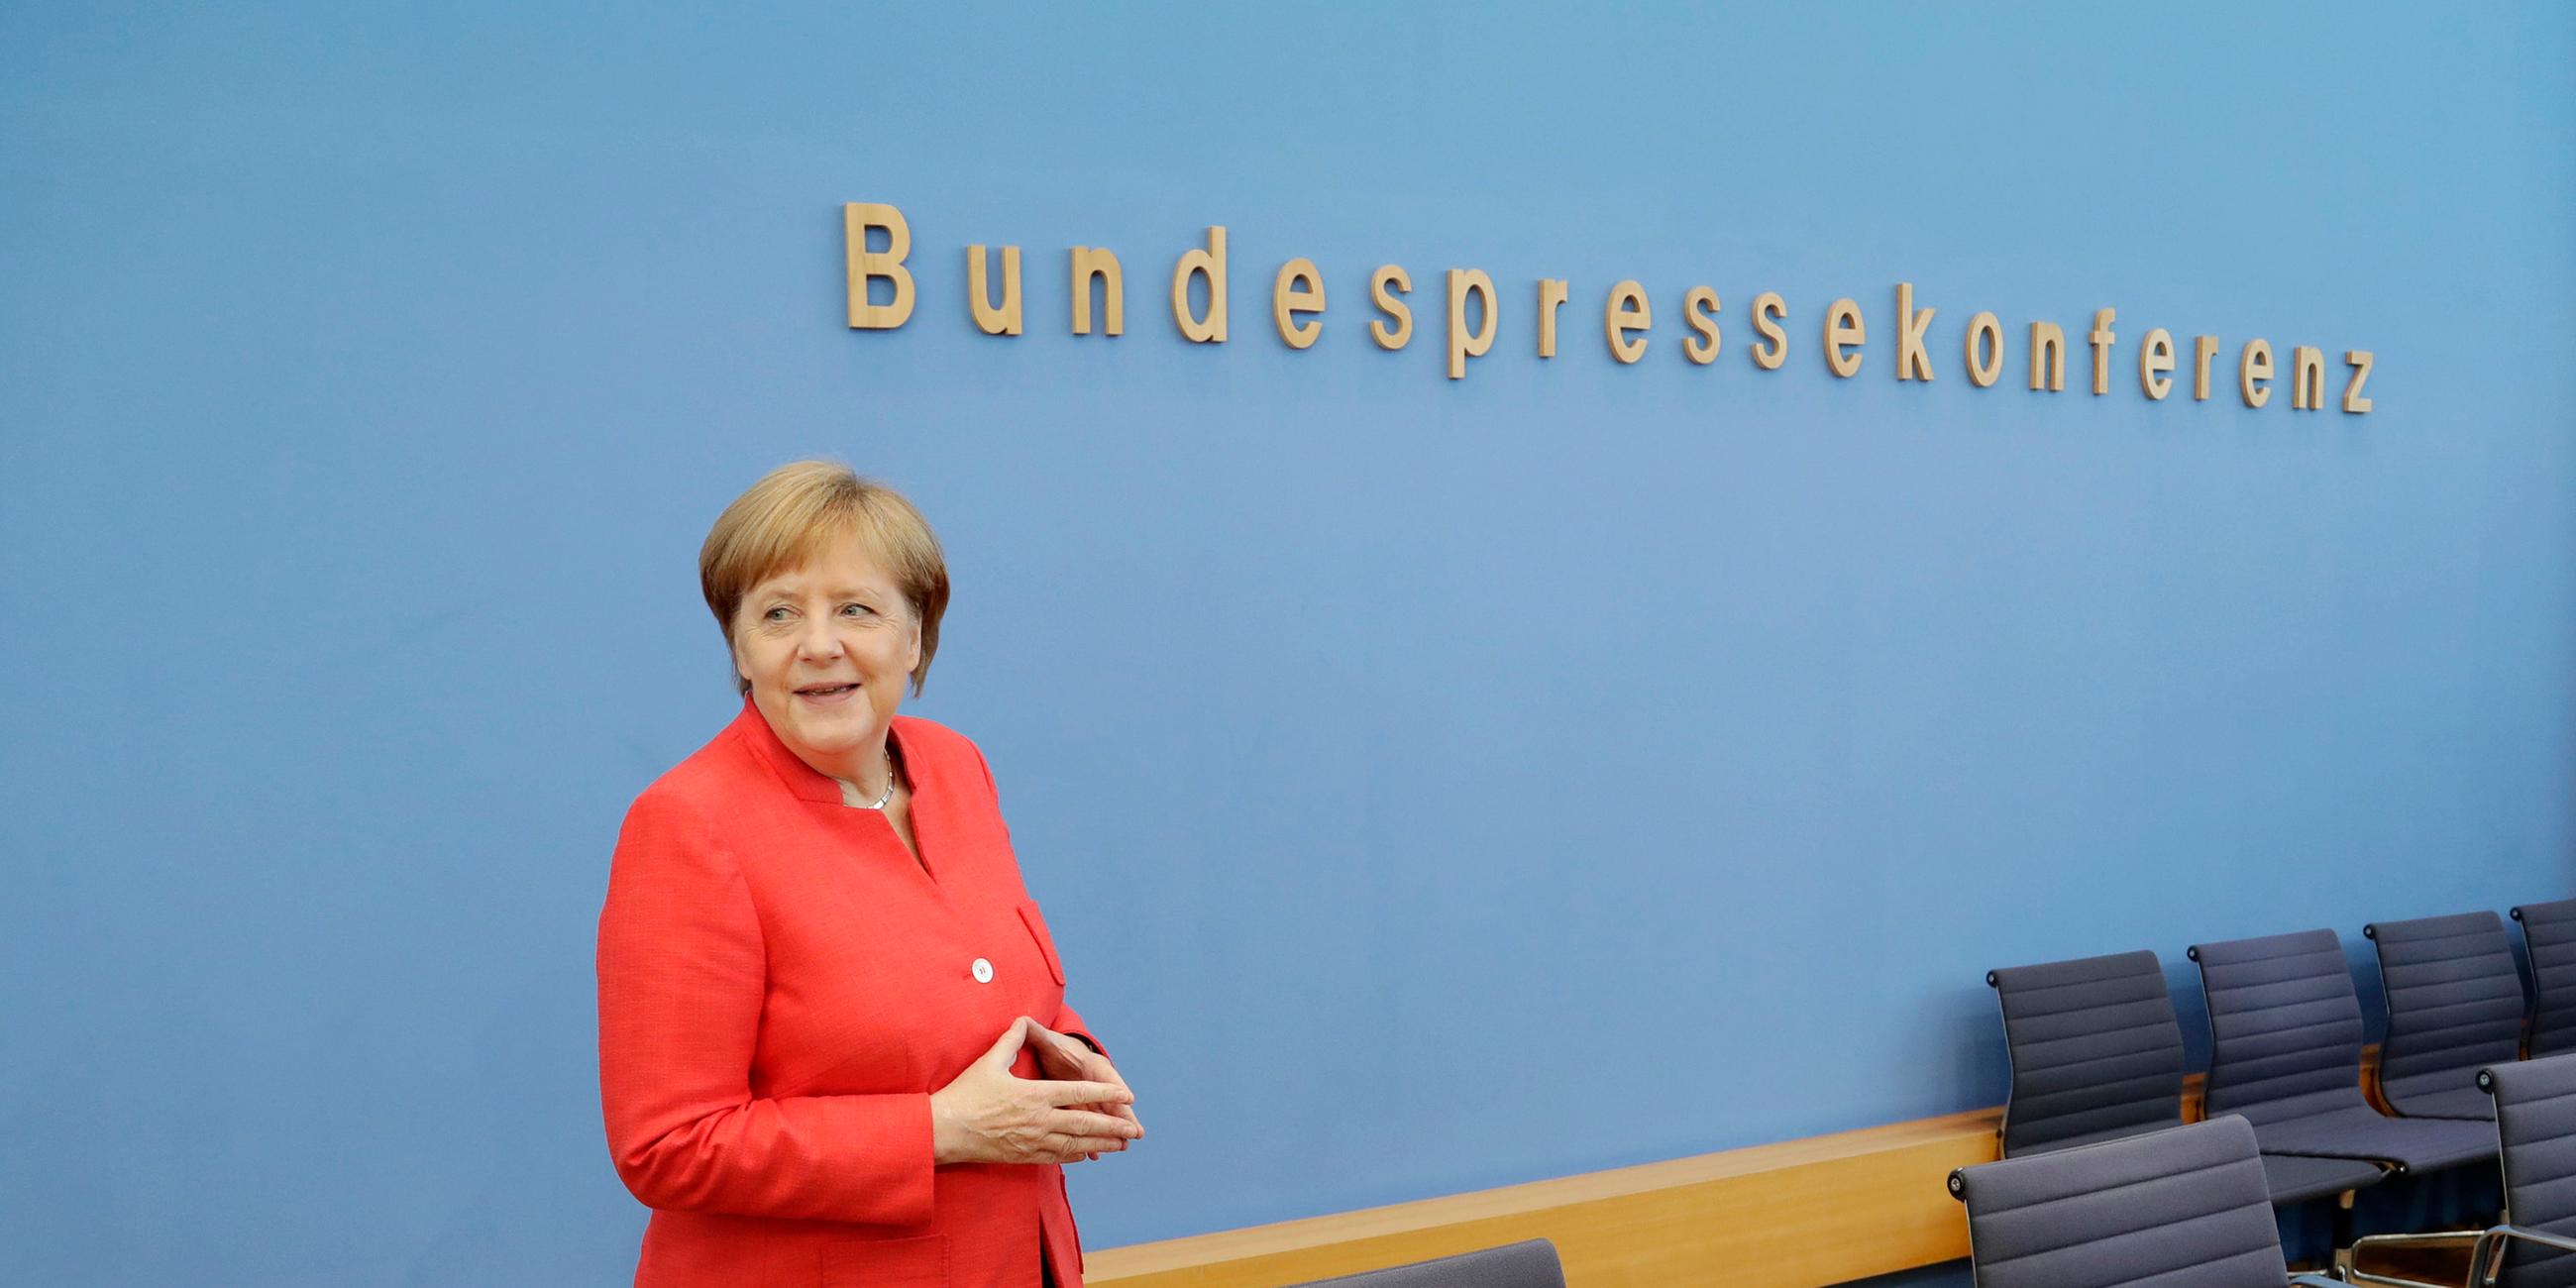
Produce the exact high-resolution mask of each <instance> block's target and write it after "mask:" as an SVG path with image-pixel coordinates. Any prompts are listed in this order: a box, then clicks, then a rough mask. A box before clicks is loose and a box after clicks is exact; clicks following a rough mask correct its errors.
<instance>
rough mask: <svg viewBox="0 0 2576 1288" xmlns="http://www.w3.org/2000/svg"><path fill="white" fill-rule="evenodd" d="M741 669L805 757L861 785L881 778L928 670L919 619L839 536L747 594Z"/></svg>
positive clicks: (777, 728)
mask: <svg viewBox="0 0 2576 1288" xmlns="http://www.w3.org/2000/svg"><path fill="white" fill-rule="evenodd" d="M733 665H734V669H735V670H736V671H739V672H740V673H741V674H742V677H743V678H744V679H745V680H748V681H750V683H751V702H752V705H753V706H754V707H755V708H757V709H758V710H759V712H760V714H761V717H762V718H763V719H765V720H767V721H768V722H769V728H770V731H771V732H773V733H775V734H777V735H778V740H779V741H780V742H783V743H785V744H787V749H788V750H790V751H793V752H795V753H796V757H797V759H799V760H802V761H804V762H805V763H806V764H808V765H811V766H813V767H814V768H815V769H816V770H817V771H819V772H821V773H824V774H828V775H830V776H831V777H834V778H838V779H842V780H844V781H851V782H855V781H858V780H859V779H860V778H862V777H872V776H873V770H872V769H871V768H870V767H871V766H873V765H874V764H876V763H877V761H878V758H879V757H880V756H881V755H882V754H883V748H884V746H885V736H886V729H887V727H888V726H889V725H890V724H892V723H893V721H894V713H895V708H896V707H897V706H898V705H899V704H900V703H901V702H902V700H903V686H904V685H905V684H906V683H908V682H910V680H911V678H912V671H913V668H915V667H917V666H919V665H921V620H920V618H919V617H918V616H917V615H916V614H915V613H914V612H913V608H912V605H911V604H910V603H909V602H907V601H906V600H905V599H904V596H903V593H902V591H900V590H898V589H897V588H896V582H895V579H894V577H893V576H892V575H891V574H889V573H888V572H887V571H886V569H885V567H884V566H883V565H882V564H880V563H878V562H877V560H876V558H875V557H874V556H873V555H872V554H871V553H870V552H869V551H868V550H867V548H866V547H865V545H864V544H863V543H861V542H860V541H859V540H858V538H857V537H856V536H855V535H852V534H849V533H846V532H845V533H838V534H835V535H834V536H833V537H832V538H831V539H829V540H826V541H824V542H823V543H821V545H820V546H819V547H818V548H817V549H816V551H815V555H814V557H813V558H812V559H811V560H809V561H807V562H806V563H805V564H803V565H802V566H799V567H795V568H790V569H786V570H784V571H781V572H779V573H776V574H774V575H772V576H770V577H769V578H767V579H765V580H763V581H761V582H760V583H758V584H756V585H754V586H753V587H752V588H751V591H750V593H749V594H746V595H744V596H743V597H742V603H741V605H740V606H739V607H738V608H736V609H735V610H734V618H733Z"/></svg>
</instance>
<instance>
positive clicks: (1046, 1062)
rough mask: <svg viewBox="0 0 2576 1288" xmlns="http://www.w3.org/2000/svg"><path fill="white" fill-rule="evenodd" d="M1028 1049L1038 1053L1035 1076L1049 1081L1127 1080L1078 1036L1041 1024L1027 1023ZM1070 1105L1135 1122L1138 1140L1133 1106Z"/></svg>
mask: <svg viewBox="0 0 2576 1288" xmlns="http://www.w3.org/2000/svg"><path fill="white" fill-rule="evenodd" d="M1029 1049H1030V1050H1032V1051H1035V1052H1037V1053H1038V1074H1039V1076H1041V1077H1044V1078H1047V1079H1049V1080H1051V1081H1057V1082H1106V1083H1110V1084H1113V1085H1115V1086H1120V1087H1126V1086H1127V1080H1126V1079H1125V1078H1122V1077H1119V1076H1118V1069H1117V1067H1116V1066H1114V1065H1112V1064H1110V1063H1109V1057H1108V1056H1105V1055H1102V1054H1100V1053H1099V1052H1097V1051H1094V1050H1092V1049H1091V1046H1090V1044H1088V1043H1086V1042H1084V1041H1083V1040H1082V1039H1080V1038H1076V1037H1067V1036H1066V1035H1064V1034H1062V1033H1058V1032H1056V1031H1055V1030H1053V1029H1050V1028H1048V1027H1046V1026H1045V1025H1043V1024H1031V1025H1030V1026H1029ZM1128 1090H1129V1092H1130V1093H1131V1094H1132V1093H1133V1092H1134V1090H1135V1089H1134V1088H1132V1087H1129V1088H1128ZM1072 1107H1073V1108H1076V1109H1086V1110H1089V1111H1091V1112H1093V1113H1100V1114H1107V1115H1109V1116H1110V1117H1112V1118H1124V1119H1126V1120H1127V1121H1129V1122H1131V1123H1135V1124H1136V1135H1137V1137H1138V1138H1139V1139H1142V1138H1143V1137H1144V1134H1145V1124H1144V1122H1143V1121H1142V1120H1140V1119H1138V1118H1137V1117H1136V1109H1135V1106H1133V1105H1075V1106H1072ZM1086 1157H1088V1158H1091V1159H1095V1160H1096V1159H1098V1158H1099V1157H1100V1156H1099V1155H1098V1154H1091V1155H1087V1156H1086Z"/></svg>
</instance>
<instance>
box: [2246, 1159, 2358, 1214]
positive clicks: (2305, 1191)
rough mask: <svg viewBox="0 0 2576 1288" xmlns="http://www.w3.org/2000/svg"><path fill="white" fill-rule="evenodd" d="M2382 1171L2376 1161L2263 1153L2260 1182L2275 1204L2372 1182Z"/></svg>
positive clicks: (2341, 1190)
mask: <svg viewBox="0 0 2576 1288" xmlns="http://www.w3.org/2000/svg"><path fill="white" fill-rule="evenodd" d="M2386 1174H2387V1173H2385V1172H2382V1171H2380V1170H2379V1164H2377V1163H2368V1162H2363V1161H2361V1160H2360V1159H2354V1158H2307V1157H2303V1156H2301V1155H2297V1154H2265V1155H2264V1156H2263V1184H2264V1185H2266V1186H2268V1187H2269V1188H2270V1189H2271V1191H2272V1202H2274V1203H2275V1204H2281V1203H2299V1202H2304V1201H2306V1200H2308V1199H2318V1198H2324V1197H2325V1196H2326V1195H2329V1194H2341V1193H2343V1192H2344V1191H2345V1190H2357V1189H2361V1188H2363V1187H2365V1186H2370V1185H2376V1184H2378V1183H2379V1180H2380V1178H2381V1177H2382V1176H2385V1175H2386Z"/></svg>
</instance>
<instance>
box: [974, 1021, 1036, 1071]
mask: <svg viewBox="0 0 2576 1288" xmlns="http://www.w3.org/2000/svg"><path fill="white" fill-rule="evenodd" d="M1035 1023H1037V1021H1035V1020H1032V1019H1030V1018H1029V1017H1027V1016H1025V1015H1023V1016H1021V1017H1020V1018H1018V1019H1016V1020H1013V1021H1011V1027H1009V1028H1007V1029H1004V1030H1002V1036H1001V1037H999V1038H996V1039H995V1040H994V1042H993V1045H992V1046H991V1047H989V1048H987V1049H986V1050H985V1052H984V1054H983V1055H982V1056H980V1057H978V1058H977V1059H976V1061H975V1062H976V1063H977V1064H999V1065H1003V1066H1006V1067H1007V1066H1008V1065H1009V1064H1010V1063H1011V1062H1012V1061H1014V1060H1017V1059H1019V1058H1020V1048H1021V1047H1022V1046H1025V1045H1027V1043H1028V1033H1029V1026H1030V1025H1032V1024H1035Z"/></svg>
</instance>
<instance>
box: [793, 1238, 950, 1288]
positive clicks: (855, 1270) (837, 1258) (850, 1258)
mask: <svg viewBox="0 0 2576 1288" xmlns="http://www.w3.org/2000/svg"><path fill="white" fill-rule="evenodd" d="M823 1288H948V1236H947V1235H944V1234H925V1235H921V1236H919V1237H916V1238H910V1239H834V1240H833V1241H831V1242H830V1243H827V1244H824V1245H823Z"/></svg>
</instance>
